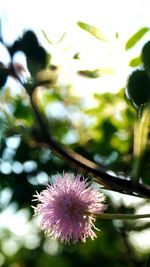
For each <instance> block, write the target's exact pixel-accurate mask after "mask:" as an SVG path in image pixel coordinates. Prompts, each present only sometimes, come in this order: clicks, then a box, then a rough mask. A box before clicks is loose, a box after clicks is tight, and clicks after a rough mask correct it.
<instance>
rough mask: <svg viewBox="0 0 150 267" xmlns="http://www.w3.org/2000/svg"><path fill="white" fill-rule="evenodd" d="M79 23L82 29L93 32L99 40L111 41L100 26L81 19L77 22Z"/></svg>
mask: <svg viewBox="0 0 150 267" xmlns="http://www.w3.org/2000/svg"><path fill="white" fill-rule="evenodd" d="M77 25H78V26H79V27H80V28H81V29H83V30H85V31H87V32H89V33H90V34H92V35H93V36H94V37H96V38H97V39H99V40H101V41H103V42H109V41H108V39H107V38H106V37H105V36H104V35H103V33H102V32H101V30H100V29H98V28H96V27H95V26H92V25H89V24H87V23H85V22H81V21H78V22H77Z"/></svg>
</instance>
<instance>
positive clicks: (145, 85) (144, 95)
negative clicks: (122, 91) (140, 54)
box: [126, 70, 150, 108]
mask: <svg viewBox="0 0 150 267" xmlns="http://www.w3.org/2000/svg"><path fill="white" fill-rule="evenodd" d="M126 93H127V97H128V99H129V100H130V101H131V103H132V104H133V106H134V107H136V108H139V107H140V106H141V105H142V104H145V103H148V102H149V101H150V79H149V77H148V75H147V74H146V72H145V71H144V70H136V71H134V72H133V73H132V74H131V75H130V77H129V80H128V84H127V89H126Z"/></svg>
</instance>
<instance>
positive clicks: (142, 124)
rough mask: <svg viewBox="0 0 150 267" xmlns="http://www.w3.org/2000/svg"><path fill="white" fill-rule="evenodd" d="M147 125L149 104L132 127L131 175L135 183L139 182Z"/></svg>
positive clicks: (149, 123)
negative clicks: (132, 156)
mask: <svg viewBox="0 0 150 267" xmlns="http://www.w3.org/2000/svg"><path fill="white" fill-rule="evenodd" d="M149 125H150V105H147V106H146V107H145V108H144V110H143V114H142V118H140V120H139V121H138V122H137V123H136V124H135V128H134V161H133V168H132V177H133V181H134V183H135V184H137V183H138V182H139V179H140V176H141V167H142V160H143V155H144V152H145V149H146V144H147V140H148V132H149Z"/></svg>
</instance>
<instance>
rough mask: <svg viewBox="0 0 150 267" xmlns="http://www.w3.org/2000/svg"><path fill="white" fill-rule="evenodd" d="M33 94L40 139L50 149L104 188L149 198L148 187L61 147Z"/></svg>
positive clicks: (32, 98)
mask: <svg viewBox="0 0 150 267" xmlns="http://www.w3.org/2000/svg"><path fill="white" fill-rule="evenodd" d="M34 94H35V92H34V93H33V94H29V96H30V100H31V105H32V108H33V110H34V113H35V117H36V120H37V124H38V127H39V130H40V135H41V136H42V141H43V142H44V143H45V144H47V145H48V146H49V147H50V148H51V149H52V150H54V151H55V152H56V153H57V154H58V155H59V156H61V157H62V158H63V159H66V160H67V161H69V162H71V163H72V164H74V165H76V166H77V167H78V169H82V170H83V171H85V172H87V173H88V174H89V175H94V176H95V177H96V181H97V182H98V183H100V184H102V185H103V186H104V187H105V188H107V189H109V190H112V191H117V192H120V193H124V194H129V195H133V196H138V197H145V198H150V188H149V187H146V186H143V185H142V184H137V185H135V184H134V183H133V182H132V181H131V180H127V179H125V178H124V179H123V178H120V177H116V176H113V175H110V174H109V173H107V172H105V171H104V170H103V168H101V167H100V166H99V165H97V164H95V163H94V162H92V161H90V160H88V159H86V158H85V157H83V156H81V155H80V154H78V153H76V152H74V151H73V150H71V149H69V148H66V147H63V145H62V144H58V143H57V142H56V141H55V140H54V139H53V138H52V137H51V135H50V134H49V131H48V130H47V129H48V127H47V125H46V123H45V118H43V117H42V115H41V113H40V111H39V109H38V107H37V104H36V101H35V97H34Z"/></svg>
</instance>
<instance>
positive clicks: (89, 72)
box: [78, 68, 114, 78]
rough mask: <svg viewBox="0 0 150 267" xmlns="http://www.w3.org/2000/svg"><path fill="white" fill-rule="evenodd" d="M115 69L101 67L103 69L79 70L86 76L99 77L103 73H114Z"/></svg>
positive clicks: (79, 72)
mask: <svg viewBox="0 0 150 267" xmlns="http://www.w3.org/2000/svg"><path fill="white" fill-rule="evenodd" d="M113 73H114V70H112V69H110V68H101V69H95V70H79V71H78V74H79V75H81V76H84V77H86V78H99V77H100V76H103V75H109V74H113Z"/></svg>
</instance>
